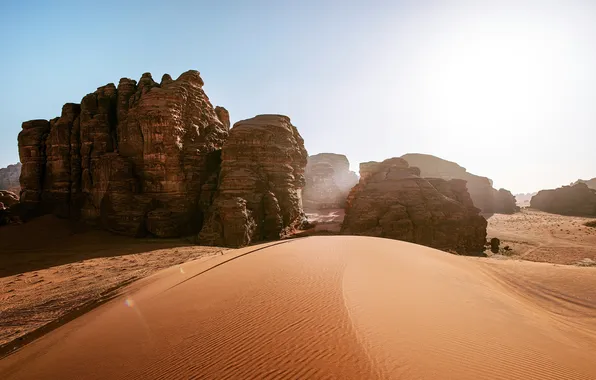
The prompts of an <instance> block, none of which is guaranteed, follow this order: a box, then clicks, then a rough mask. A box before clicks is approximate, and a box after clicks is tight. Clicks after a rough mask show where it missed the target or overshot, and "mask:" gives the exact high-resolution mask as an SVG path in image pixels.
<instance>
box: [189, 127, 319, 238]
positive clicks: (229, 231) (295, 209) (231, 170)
mask: <svg viewBox="0 0 596 380" xmlns="http://www.w3.org/2000/svg"><path fill="white" fill-rule="evenodd" d="M306 161H307V153H306V150H305V149H304V140H303V139H302V137H301V136H300V134H299V133H298V130H297V129H296V127H294V126H293V125H292V124H291V123H290V119H289V118H288V117H286V116H281V115H259V116H256V117H254V118H252V119H248V120H243V121H239V122H237V123H236V124H234V127H233V128H232V129H231V130H230V135H229V137H228V139H227V141H226V142H225V144H224V146H223V150H222V154H221V172H220V178H219V186H218V188H217V191H216V193H215V194H214V195H213V200H212V201H211V200H209V199H205V200H204V202H205V203H206V204H208V203H212V206H211V207H210V209H209V212H208V215H207V219H206V222H205V225H204V227H203V229H202V231H201V233H200V234H199V238H198V240H199V243H200V244H210V245H224V246H231V247H240V246H244V245H248V244H250V243H254V242H258V241H263V240H277V239H279V238H280V237H282V236H284V235H286V234H288V233H289V232H291V231H292V230H294V229H295V228H297V227H299V226H300V225H301V224H302V223H303V222H304V220H305V218H304V213H303V211H302V204H301V199H300V192H301V189H302V188H303V187H304V184H305V180H304V169H305V166H306Z"/></svg>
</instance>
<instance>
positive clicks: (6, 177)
mask: <svg viewBox="0 0 596 380" xmlns="http://www.w3.org/2000/svg"><path fill="white" fill-rule="evenodd" d="M21 167H22V165H21V163H20V162H19V163H16V164H14V165H8V166H7V167H5V168H2V169H0V190H8V191H11V192H13V193H15V194H17V195H18V194H19V193H20V192H21V184H20V182H19V178H20V177H21Z"/></svg>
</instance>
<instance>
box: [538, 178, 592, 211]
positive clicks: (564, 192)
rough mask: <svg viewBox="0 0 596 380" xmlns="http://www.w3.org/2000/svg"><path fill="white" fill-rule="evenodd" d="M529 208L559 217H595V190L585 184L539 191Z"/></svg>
mask: <svg viewBox="0 0 596 380" xmlns="http://www.w3.org/2000/svg"><path fill="white" fill-rule="evenodd" d="M530 207H532V208H535V209H537V210H542V211H546V212H550V213H553V214H561V215H576V216H595V215H596V190H594V189H591V188H589V187H588V185H587V184H585V183H582V182H580V183H576V184H575V185H573V186H563V187H560V188H558V189H554V190H541V191H539V192H538V194H536V195H535V196H533V197H532V200H531V201H530Z"/></svg>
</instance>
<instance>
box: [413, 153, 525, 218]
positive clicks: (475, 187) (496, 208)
mask: <svg viewBox="0 0 596 380" xmlns="http://www.w3.org/2000/svg"><path fill="white" fill-rule="evenodd" d="M402 158H403V159H404V160H406V161H408V163H409V164H410V165H412V166H415V167H418V168H420V171H421V174H422V177H425V178H426V177H429V178H443V179H446V180H451V179H463V180H465V181H466V182H467V188H468V192H469V193H470V196H471V197H472V200H473V202H474V205H475V206H476V207H478V208H479V209H480V210H482V212H484V213H502V214H512V213H514V212H516V211H518V209H517V206H516V203H515V197H514V196H513V195H512V194H511V193H510V192H509V191H507V190H505V189H500V190H496V189H494V188H493V182H492V180H490V179H489V178H486V177H480V176H477V175H474V174H472V173H468V172H467V170H466V169H465V168H463V167H461V166H459V165H458V164H456V163H455V162H451V161H447V160H443V159H442V158H439V157H435V156H432V155H429V154H419V153H408V154H405V155H403V156H402Z"/></svg>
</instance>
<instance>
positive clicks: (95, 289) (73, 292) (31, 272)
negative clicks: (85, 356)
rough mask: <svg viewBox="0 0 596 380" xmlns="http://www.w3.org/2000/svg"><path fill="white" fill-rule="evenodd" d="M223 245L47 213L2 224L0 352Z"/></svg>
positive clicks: (206, 255)
mask: <svg viewBox="0 0 596 380" xmlns="http://www.w3.org/2000/svg"><path fill="white" fill-rule="evenodd" d="M225 250H226V249H221V248H216V247H198V246H192V245H190V244H189V243H185V242H183V241H180V240H158V239H151V240H150V239H132V238H126V237H121V236H115V235H113V234H110V233H109V232H106V231H97V230H92V229H88V228H84V227H81V226H79V225H77V224H72V223H70V222H68V221H66V220H63V219H58V218H55V217H53V216H50V215H48V216H44V217H41V218H38V219H35V220H33V221H31V222H29V223H27V224H23V225H11V226H4V227H2V229H0V357H1V356H2V355H4V354H6V353H8V352H11V351H12V350H14V349H15V348H18V347H19V346H21V345H23V344H26V343H28V342H30V341H31V340H32V339H34V338H36V337H37V336H40V335H41V334H44V333H46V332H47V331H49V330H51V329H52V328H55V327H56V326H57V325H59V324H63V323H64V322H65V321H67V320H70V319H72V318H74V317H76V316H78V315H80V314H81V313H83V312H85V311H86V310H88V309H90V308H93V307H95V306H97V305H98V304H100V303H102V302H105V301H107V300H109V299H110V298H112V297H113V296H114V295H116V294H117V293H116V291H117V289H118V288H120V287H122V286H124V285H126V284H129V283H131V282H132V281H135V280H137V279H140V278H143V277H146V276H148V275H150V274H152V273H155V272H156V271H158V270H161V269H164V268H168V267H171V266H173V265H177V264H181V263H184V262H186V261H189V260H195V259H207V258H209V257H212V256H213V255H218V254H221V253H222V252H224V251H225Z"/></svg>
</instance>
